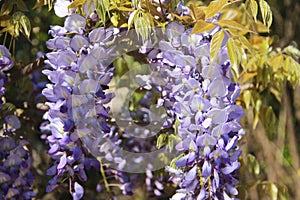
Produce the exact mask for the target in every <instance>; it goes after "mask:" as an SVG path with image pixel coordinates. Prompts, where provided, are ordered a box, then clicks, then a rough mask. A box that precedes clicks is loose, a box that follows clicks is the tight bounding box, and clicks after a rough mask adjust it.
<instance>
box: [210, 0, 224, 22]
mask: <svg viewBox="0 0 300 200" xmlns="http://www.w3.org/2000/svg"><path fill="white" fill-rule="evenodd" d="M226 4H227V0H215V1H211V2H210V4H209V5H208V7H207V8H206V12H205V17H206V18H211V17H213V16H214V15H215V14H217V13H218V12H220V11H221V10H222V8H223V7H224V6H225V5H226Z"/></svg>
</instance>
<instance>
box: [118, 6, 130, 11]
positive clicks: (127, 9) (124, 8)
mask: <svg viewBox="0 0 300 200" xmlns="http://www.w3.org/2000/svg"><path fill="white" fill-rule="evenodd" d="M118 10H120V11H123V12H132V11H133V8H127V7H124V6H121V7H118Z"/></svg>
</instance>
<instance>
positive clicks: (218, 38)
mask: <svg viewBox="0 0 300 200" xmlns="http://www.w3.org/2000/svg"><path fill="white" fill-rule="evenodd" d="M223 39H224V32H223V31H219V32H217V33H216V34H214V35H213V36H212V40H211V45H210V65H212V64H213V62H214V60H215V58H216V56H217V54H218V52H219V50H220V47H221V44H222V42H223Z"/></svg>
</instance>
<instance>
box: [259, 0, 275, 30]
mask: <svg viewBox="0 0 300 200" xmlns="http://www.w3.org/2000/svg"><path fill="white" fill-rule="evenodd" d="M259 7H260V12H261V15H262V19H263V23H264V25H267V27H268V28H270V26H271V24H272V21H273V16H272V11H271V9H270V6H269V4H268V3H267V2H266V1H264V0H259Z"/></svg>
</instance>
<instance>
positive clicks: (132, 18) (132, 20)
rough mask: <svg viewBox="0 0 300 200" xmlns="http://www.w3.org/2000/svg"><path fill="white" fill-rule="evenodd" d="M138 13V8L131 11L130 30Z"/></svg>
mask: <svg viewBox="0 0 300 200" xmlns="http://www.w3.org/2000/svg"><path fill="white" fill-rule="evenodd" d="M137 13H138V10H135V11H133V12H132V13H130V15H129V18H128V30H129V29H130V28H131V26H132V24H133V22H134V18H135V16H136V14H137Z"/></svg>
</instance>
